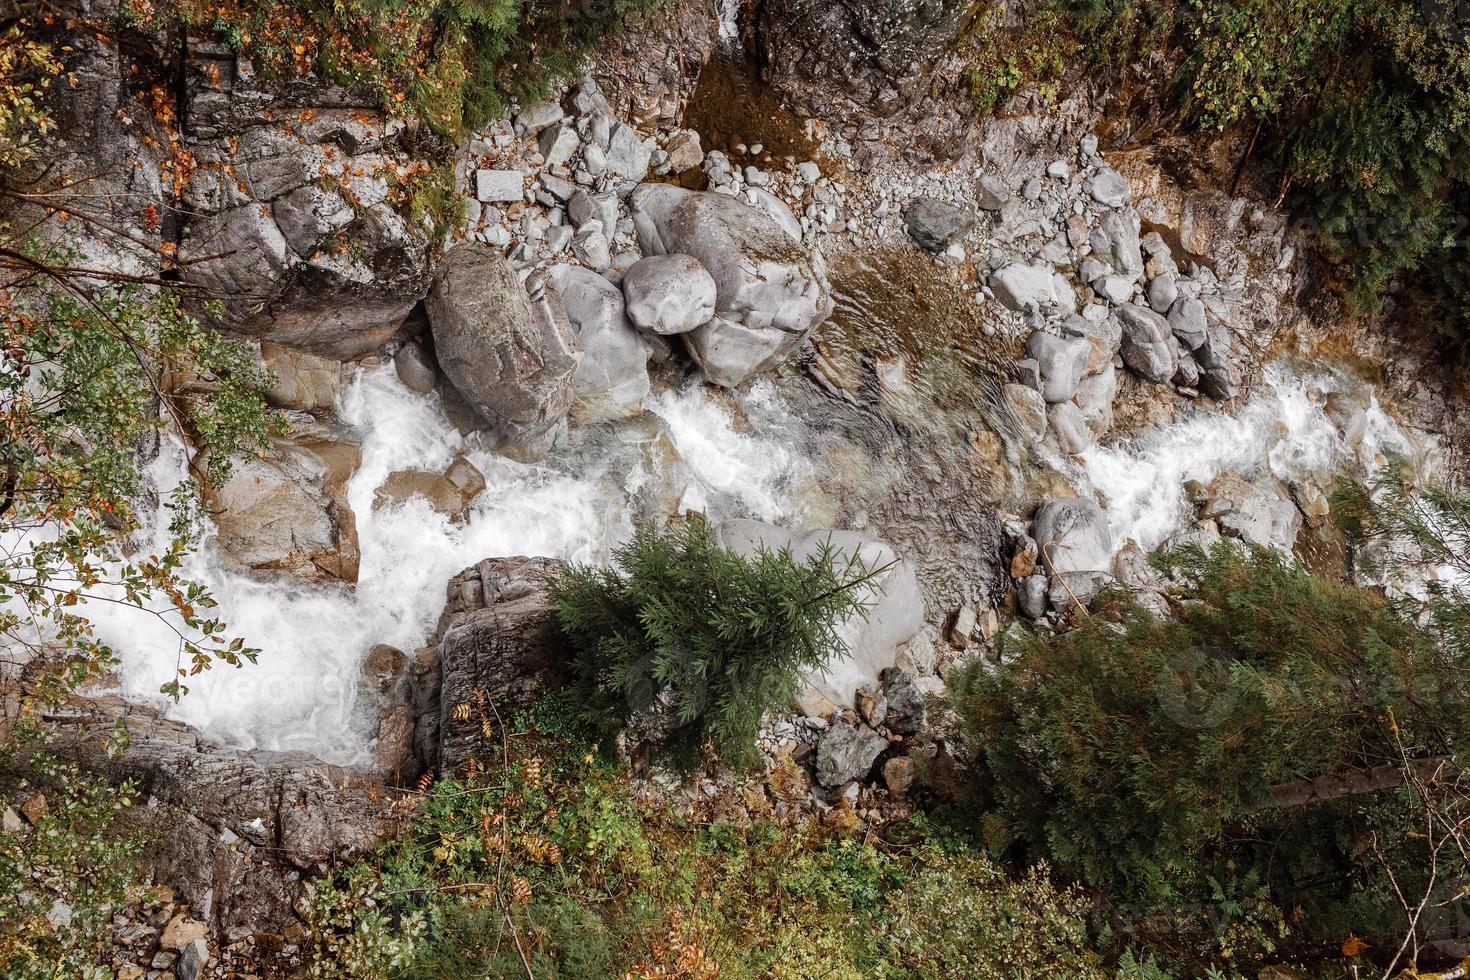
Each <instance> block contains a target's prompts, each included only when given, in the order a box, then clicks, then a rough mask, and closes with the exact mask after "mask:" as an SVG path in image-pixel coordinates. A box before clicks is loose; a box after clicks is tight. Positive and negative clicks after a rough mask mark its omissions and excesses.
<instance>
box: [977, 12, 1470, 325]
mask: <svg viewBox="0 0 1470 980" xmlns="http://www.w3.org/2000/svg"><path fill="white" fill-rule="evenodd" d="M1009 16H1013V15H1011V14H1008V13H1007V11H1006V10H1005V9H1002V8H996V10H994V11H991V12H987V13H985V14H982V15H981V16H980V17H979V18H978V20H977V22H976V25H975V29H974V31H973V32H972V37H971V44H972V47H973V51H972V60H973V69H972V73H971V77H970V84H971V88H972V91H973V93H974V95H975V97H976V99H977V100H978V102H979V103H980V104H981V105H982V106H984V107H987V108H989V107H993V106H995V105H997V104H999V103H1000V102H1001V101H1003V100H1004V99H1005V98H1007V97H1009V96H1010V95H1011V94H1013V93H1015V92H1016V91H1018V90H1020V89H1021V88H1022V87H1023V86H1025V85H1027V84H1032V83H1035V84H1038V85H1040V86H1041V88H1042V91H1043V92H1044V93H1046V92H1051V93H1055V92H1057V91H1059V88H1060V86H1061V84H1062V83H1063V79H1064V76H1067V75H1068V73H1069V72H1070V71H1071V70H1073V69H1074V68H1078V67H1081V68H1084V69H1088V70H1094V71H1102V72H1103V73H1105V74H1106V75H1108V76H1109V77H1110V78H1111V79H1112V80H1114V81H1115V82H1117V83H1118V85H1119V86H1120V87H1121V88H1123V89H1125V90H1126V89H1129V88H1130V87H1137V86H1139V85H1143V86H1148V87H1150V88H1151V89H1156V91H1151V93H1150V95H1149V98H1148V100H1147V101H1148V102H1149V103H1150V104H1151V105H1153V106H1157V107H1159V108H1160V114H1161V117H1162V119H1163V120H1164V121H1165V122H1166V128H1167V125H1173V126H1175V127H1177V128H1179V129H1183V130H1205V131H1220V130H1228V129H1236V130H1239V131H1240V135H1241V141H1240V142H1241V145H1242V146H1243V147H1244V146H1248V147H1250V149H1249V150H1248V151H1243V152H1249V153H1250V154H1251V156H1252V157H1253V158H1254V159H1255V160H1256V161H1257V162H1259V163H1262V164H1264V165H1265V166H1266V168H1267V169H1268V171H1270V172H1272V173H1273V174H1274V175H1275V176H1276V177H1278V178H1279V183H1280V187H1281V193H1282V194H1283V195H1284V196H1285V198H1286V200H1287V201H1288V203H1293V204H1294V205H1295V206H1296V207H1297V208H1298V209H1299V211H1300V213H1301V214H1302V215H1303V217H1304V218H1305V219H1307V222H1308V225H1307V230H1308V231H1309V232H1311V237H1312V238H1313V239H1314V240H1315V241H1316V243H1317V244H1318V245H1319V247H1320V249H1321V251H1322V253H1323V255H1324V256H1326V257H1327V258H1328V259H1329V260H1330V261H1332V262H1334V263H1335V268H1336V271H1337V280H1338V283H1337V284H1338V285H1339V286H1340V287H1341V288H1342V289H1343V290H1344V291H1345V292H1346V293H1347V294H1348V295H1349V297H1350V299H1352V300H1353V301H1354V302H1355V303H1356V305H1358V306H1359V307H1362V308H1369V307H1376V306H1377V304H1379V303H1380V302H1381V301H1382V300H1383V299H1384V298H1385V297H1386V296H1389V295H1392V296H1394V297H1395V298H1396V299H1397V300H1398V301H1399V302H1400V304H1401V305H1402V307H1403V308H1404V309H1405V310H1406V311H1407V312H1408V313H1409V314H1411V315H1413V316H1414V317H1415V319H1416V322H1417V323H1418V324H1422V325H1427V326H1430V327H1432V328H1435V329H1438V330H1440V331H1441V332H1442V333H1443V334H1444V336H1445V337H1446V338H1447V339H1448V340H1450V341H1452V342H1453V343H1454V344H1455V345H1456V346H1459V347H1461V348H1463V347H1464V346H1465V342H1466V340H1467V337H1470V305H1467V304H1470V293H1467V290H1466V286H1465V282H1466V281H1467V277H1466V275H1465V273H1466V271H1467V262H1470V253H1467V249H1466V226H1467V222H1466V218H1467V215H1470V211H1467V204H1470V151H1467V143H1466V138H1467V135H1470V132H1467V125H1470V18H1467V16H1466V15H1465V13H1464V7H1463V5H1460V4H1454V3H1439V2H1421V0H1163V2H1152V0H1150V2H1142V0H1045V2H1043V3H1041V4H1039V5H1038V7H1037V9H1035V10H1034V11H1033V12H1031V13H1029V14H1027V15H1026V16H1025V17H1024V19H1022V20H1021V21H1019V22H1008V21H1007V17H1009ZM1154 135H1155V136H1157V132H1155V133H1154Z"/></svg>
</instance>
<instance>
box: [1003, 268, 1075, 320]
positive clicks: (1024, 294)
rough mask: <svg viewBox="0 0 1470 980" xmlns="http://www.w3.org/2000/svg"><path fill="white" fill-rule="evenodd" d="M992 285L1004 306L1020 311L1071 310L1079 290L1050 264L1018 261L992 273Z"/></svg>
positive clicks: (1073, 307)
mask: <svg viewBox="0 0 1470 980" xmlns="http://www.w3.org/2000/svg"><path fill="white" fill-rule="evenodd" d="M990 288H991V289H992V290H994V292H995V298H996V299H997V300H999V301H1000V303H1001V305H1002V306H1005V307H1007V308H1009V309H1012V310H1016V311H1018V312H1027V311H1031V310H1041V311H1045V312H1051V311H1055V310H1066V311H1069V312H1070V311H1071V310H1074V309H1076V308H1077V294H1076V293H1075V292H1074V291H1073V290H1072V287H1071V286H1070V285H1068V283H1067V281H1066V280H1065V279H1063V278H1062V277H1061V276H1059V275H1057V274H1056V272H1055V270H1053V269H1052V268H1051V267H1050V266H1046V265H1027V264H1026V263H1024V262H1015V263H1012V264H1011V265H1008V266H1005V267H1004V268H1001V269H997V270H995V271H994V272H992V273H991V274H990Z"/></svg>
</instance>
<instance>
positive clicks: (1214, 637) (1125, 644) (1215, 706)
mask: <svg viewBox="0 0 1470 980" xmlns="http://www.w3.org/2000/svg"><path fill="white" fill-rule="evenodd" d="M1161 565H1162V567H1163V569H1164V570H1165V571H1167V572H1169V573H1170V574H1171V575H1172V576H1173V583H1174V585H1173V587H1172V590H1171V594H1172V597H1173V601H1172V603H1171V605H1172V610H1173V615H1172V616H1171V617H1170V618H1167V619H1161V618H1155V617H1154V616H1153V615H1151V614H1150V613H1149V612H1147V611H1145V610H1144V609H1142V608H1140V607H1138V606H1136V605H1134V604H1132V603H1131V602H1129V601H1128V600H1127V597H1126V596H1122V597H1119V600H1118V601H1119V608H1120V610H1121V612H1120V614H1119V616H1118V617H1117V621H1116V622H1112V621H1108V620H1107V619H1106V618H1104V617H1102V616H1094V617H1092V618H1089V619H1086V620H1084V621H1083V622H1082V623H1081V624H1080V625H1079V626H1078V627H1077V628H1076V629H1074V630H1072V631H1069V632H1066V633H1062V634H1058V635H1055V636H1034V637H1029V638H1027V639H1025V640H1023V641H1022V642H1021V643H1020V644H1019V649H1017V650H1014V651H1010V652H1012V653H1014V657H1011V656H1009V655H1007V656H1006V657H1005V658H1004V659H1005V665H1004V666H1001V667H999V668H995V669H986V668H984V667H979V666H977V667H975V668H972V669H971V670H969V671H968V672H967V673H966V674H965V675H964V677H963V679H961V680H960V681H959V682H958V683H957V684H956V692H955V693H956V699H957V704H958V707H959V710H960V711H961V713H962V715H963V717H964V719H965V722H966V724H967V727H968V730H969V732H970V733H971V735H972V736H973V742H974V745H975V746H976V747H977V750H978V753H979V761H980V770H981V772H980V787H981V791H982V793H983V794H984V795H985V797H986V803H987V804H988V806H989V808H990V812H989V813H988V814H987V815H986V816H985V817H984V818H983V819H984V825H985V826H984V829H985V832H986V835H987V837H988V839H989V840H990V842H991V844H992V846H993V847H995V848H996V849H997V850H998V851H999V852H1002V853H1012V854H1022V855H1027V856H1029V857H1032V858H1037V857H1045V858H1049V859H1050V860H1051V861H1053V862H1054V864H1055V865H1056V867H1057V868H1058V870H1059V871H1061V872H1063V873H1065V874H1067V875H1070V876H1075V877H1076V878H1079V879H1081V880H1083V881H1085V882H1087V883H1088V884H1090V885H1092V886H1094V887H1097V888H1099V889H1102V890H1103V891H1104V892H1105V893H1106V894H1107V895H1108V896H1109V897H1110V899H1111V900H1112V901H1114V902H1116V903H1119V904H1121V905H1123V906H1124V907H1126V908H1130V909H1133V910H1135V911H1139V912H1145V911H1146V912H1148V913H1149V914H1150V915H1157V916H1158V920H1157V921H1158V922H1159V923H1162V922H1169V921H1170V919H1171V918H1172V922H1171V928H1172V929H1173V930H1177V931H1178V932H1179V933H1181V934H1183V935H1187V936H1191V934H1193V935H1192V936H1191V945H1192V946H1193V948H1194V949H1195V950H1196V951H1199V950H1201V949H1204V948H1210V949H1212V952H1213V953H1214V955H1219V956H1225V957H1230V956H1247V957H1249V956H1255V955H1262V954H1264V953H1266V952H1269V951H1270V950H1271V949H1272V948H1273V947H1274V946H1276V944H1277V943H1279V941H1280V939H1281V938H1282V937H1283V936H1284V935H1285V934H1286V932H1287V929H1288V927H1290V928H1291V929H1293V930H1295V931H1301V932H1305V933H1307V934H1309V935H1312V936H1313V937H1314V938H1321V937H1322V934H1325V935H1327V936H1328V937H1330V936H1333V935H1337V936H1338V938H1339V939H1341V938H1342V937H1343V936H1345V935H1346V934H1347V930H1356V931H1357V933H1358V934H1359V935H1364V934H1373V933H1375V932H1378V931H1383V930H1392V928H1393V925H1394V914H1395V908H1394V906H1395V900H1394V898H1393V887H1392V885H1391V883H1390V882H1389V881H1388V880H1387V879H1386V877H1385V876H1386V874H1387V873H1388V872H1390V871H1391V872H1392V873H1393V874H1394V875H1395V876H1396V877H1397V881H1396V882H1395V883H1393V884H1396V885H1397V886H1398V887H1401V888H1403V889H1404V890H1405V891H1411V890H1412V889H1413V888H1414V887H1416V886H1417V885H1420V884H1422V883H1423V882H1424V881H1425V875H1426V873H1427V869H1428V867H1429V863H1428V862H1427V861H1426V860H1425V858H1426V854H1425V843H1426V842H1425V841H1424V839H1423V837H1424V835H1423V834H1422V833H1416V832H1414V830H1413V828H1414V827H1415V825H1416V822H1418V821H1420V820H1421V818H1422V817H1423V813H1424V811H1423V808H1422V806H1421V805H1420V804H1419V802H1418V801H1417V800H1416V798H1415V794H1414V792H1413V791H1411V789H1410V788H1409V787H1408V786H1406V783H1407V782H1409V780H1407V779H1405V778H1404V776H1405V775H1406V774H1407V773H1408V772H1409V771H1410V769H1411V767H1415V766H1417V765H1418V764H1420V763H1421V762H1422V763H1430V762H1432V763H1435V764H1438V763H1439V762H1441V761H1442V760H1444V759H1446V758H1449V759H1457V758H1463V752H1464V750H1465V747H1466V737H1467V734H1470V730H1467V724H1470V720H1467V718H1466V716H1465V713H1464V710H1463V704H1464V699H1463V692H1464V684H1465V682H1466V680H1467V679H1470V674H1467V668H1470V661H1467V659H1466V657H1465V655H1464V652H1463V642H1453V643H1442V642H1440V638H1439V637H1438V636H1437V635H1436V633H1435V631H1433V630H1426V629H1422V628H1421V627H1420V625H1419V624H1418V623H1417V622H1416V621H1414V620H1413V619H1410V618H1408V617H1405V616H1404V615H1403V614H1402V611H1401V610H1400V608H1399V607H1398V606H1396V605H1395V604H1393V603H1391V602H1388V601H1386V600H1385V599H1384V598H1383V596H1382V595H1381V593H1379V592H1378V591H1377V590H1372V589H1365V588H1360V587H1356V586H1352V585H1347V584H1342V583H1337V582H1331V581H1327V580H1323V579H1318V578H1314V577H1312V576H1310V575H1308V574H1307V573H1306V572H1304V571H1303V570H1302V569H1301V568H1299V567H1298V566H1296V565H1295V564H1294V563H1292V562H1290V561H1288V560H1287V559H1284V558H1282V557H1281V556H1279V555H1277V554H1275V553H1273V552H1269V551H1265V550H1239V549H1237V548H1235V547H1233V546H1232V545H1230V544H1228V543H1221V544H1220V545H1218V546H1216V547H1215V548H1214V549H1212V550H1211V551H1209V552H1205V551H1203V550H1200V549H1198V548H1195V547H1189V548H1184V549H1180V550H1179V551H1176V552H1174V553H1172V554H1170V555H1169V556H1168V557H1167V558H1166V559H1165V560H1164V561H1163V562H1161ZM1102 605H1106V602H1105V601H1104V602H1103V603H1102ZM1385 773H1397V776H1392V775H1391V776H1390V777H1389V778H1388V779H1386V780H1381V781H1379V782H1375V781H1374V778H1373V777H1380V778H1381V777H1384V776H1385ZM1324 777H1329V778H1337V780H1338V781H1336V782H1329V781H1327V780H1324ZM1370 842H1376V845H1377V846H1378V847H1379V848H1381V850H1382V851H1383V854H1382V859H1383V860H1382V862H1381V863H1376V862H1375V858H1374V856H1372V855H1368V854H1366V853H1365V852H1367V851H1368V850H1369V843H1370ZM1461 861H1462V863H1463V859H1461ZM1450 897H1451V899H1452V901H1451V907H1454V906H1455V904H1456V903H1457V902H1458V901H1460V900H1459V899H1454V897H1453V896H1450ZM1201 908H1213V909H1215V910H1216V912H1217V913H1218V914H1219V915H1221V916H1223V917H1224V918H1223V920H1221V921H1224V922H1226V923H1227V924H1228V927H1226V928H1221V929H1219V930H1218V931H1217V932H1215V933H1214V934H1213V935H1210V934H1208V933H1206V934H1205V935H1203V936H1201V935H1198V932H1199V931H1200V930H1201V929H1202V927H1204V926H1205V924H1206V923H1205V919H1204V917H1202V916H1200V915H1199V910H1200V909H1201ZM1285 910H1294V911H1293V919H1294V920H1295V921H1293V922H1288V919H1287V917H1286V914H1285Z"/></svg>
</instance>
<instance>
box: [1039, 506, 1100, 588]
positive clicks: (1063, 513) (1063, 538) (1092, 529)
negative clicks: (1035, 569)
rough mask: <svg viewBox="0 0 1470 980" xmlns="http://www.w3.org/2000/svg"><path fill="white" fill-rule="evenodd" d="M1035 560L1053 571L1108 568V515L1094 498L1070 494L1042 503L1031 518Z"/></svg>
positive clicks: (1098, 570) (1064, 572) (1085, 570)
mask: <svg viewBox="0 0 1470 980" xmlns="http://www.w3.org/2000/svg"><path fill="white" fill-rule="evenodd" d="M1031 536H1032V537H1033V538H1035V539H1036V547H1037V552H1038V555H1039V557H1040V561H1039V562H1038V564H1039V565H1040V567H1041V568H1042V569H1044V570H1045V571H1047V572H1049V573H1051V574H1053V575H1058V574H1060V575H1066V574H1069V573H1073V572H1108V573H1111V570H1112V567H1113V535H1112V532H1111V531H1109V530H1108V516H1107V514H1106V513H1104V512H1103V509H1102V508H1101V507H1099V506H1098V505H1097V504H1096V503H1095V502H1093V501H1091V500H1083V499H1081V498H1072V499H1067V500H1050V501H1047V502H1046V503H1044V504H1042V505H1041V509H1040V510H1038V511H1037V512H1036V519H1035V520H1034V521H1033V522H1032V530H1031Z"/></svg>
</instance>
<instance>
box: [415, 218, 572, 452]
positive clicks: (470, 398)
mask: <svg viewBox="0 0 1470 980" xmlns="http://www.w3.org/2000/svg"><path fill="white" fill-rule="evenodd" d="M528 287H529V288H530V289H531V290H532V291H533V292H534V300H533V297H532V295H531V294H530V293H528V292H527V289H528ZM426 309H427V312H428V316H429V326H430V327H431V329H432V330H433V333H434V349H435V352H436V353H437V354H438V357H439V366H440V367H441V368H442V369H443V371H444V374H445V375H446V376H447V377H448V378H449V380H450V381H451V382H453V384H454V386H455V388H456V389H458V391H459V392H460V394H462V395H463V396H464V397H465V400H466V401H467V402H469V404H470V405H471V407H473V408H474V409H475V411H477V412H479V413H480V415H481V416H483V417H484V418H485V420H486V421H487V422H489V423H490V424H491V425H492V426H493V427H494V428H495V429H496V431H497V432H498V433H499V434H500V435H501V436H502V438H503V439H505V440H506V441H507V442H508V443H511V444H513V445H516V446H519V447H523V448H524V447H530V446H532V444H533V443H535V442H536V441H537V440H538V439H540V438H541V437H542V436H544V435H546V434H547V433H548V432H550V431H551V429H553V428H554V427H555V426H556V425H557V424H558V423H559V422H561V420H562V419H563V418H565V417H566V414H567V412H568V410H570V408H571V405H572V397H573V377H574V375H575V374H576V371H577V359H576V356H575V354H576V352H577V350H578V347H577V339H576V337H575V335H574V334H573V333H572V329H571V325H570V324H569V323H568V322H567V318H566V312H565V311H564V310H563V309H562V308H561V304H560V301H559V300H557V299H556V296H555V293H549V294H548V293H547V291H546V290H545V288H544V283H543V282H541V280H539V279H537V278H535V277H533V278H532V279H531V280H529V281H528V284H527V286H522V285H521V281H520V279H519V278H518V277H517V276H516V274H515V270H513V269H512V268H511V267H510V264H509V263H508V262H507V261H506V260H505V256H504V255H502V254H501V253H500V251H499V250H498V249H494V248H490V247H488V246H482V245H475V244H470V245H461V246H460V247H458V248H456V249H454V250H453V251H452V252H450V253H449V256H448V257H447V258H446V259H445V260H444V262H443V264H442V265H441V266H440V268H439V270H438V272H437V273H436V275H435V277H434V286H433V288H432V289H431V290H430V292H429V297H428V301H427V303H426Z"/></svg>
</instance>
